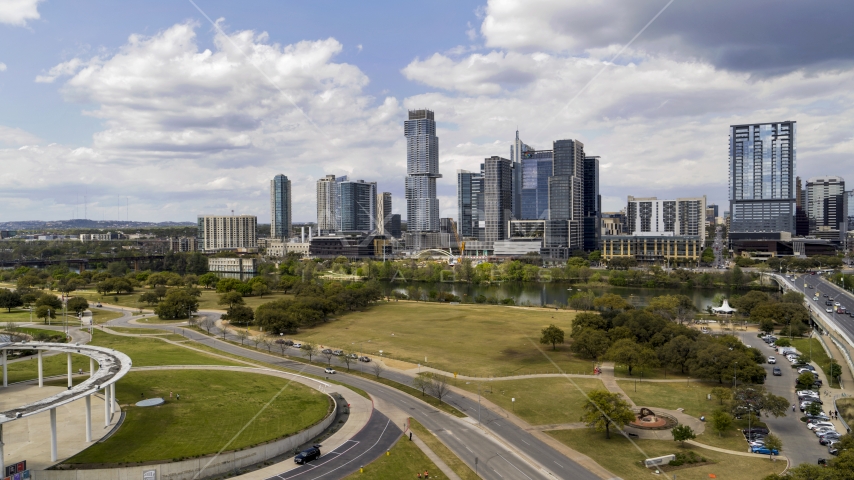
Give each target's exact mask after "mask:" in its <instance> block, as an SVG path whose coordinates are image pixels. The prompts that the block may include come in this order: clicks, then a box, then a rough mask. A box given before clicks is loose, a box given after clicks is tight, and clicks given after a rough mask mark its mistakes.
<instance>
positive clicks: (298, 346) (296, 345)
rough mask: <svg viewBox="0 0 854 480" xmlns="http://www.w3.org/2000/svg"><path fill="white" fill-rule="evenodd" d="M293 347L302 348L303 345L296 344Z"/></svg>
mask: <svg viewBox="0 0 854 480" xmlns="http://www.w3.org/2000/svg"><path fill="white" fill-rule="evenodd" d="M292 346H293V347H294V348H302V344H301V343H294V344H293V345H292Z"/></svg>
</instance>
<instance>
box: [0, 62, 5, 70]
mask: <svg viewBox="0 0 854 480" xmlns="http://www.w3.org/2000/svg"><path fill="white" fill-rule="evenodd" d="M5 71H6V64H5V63H3V62H0V72H5Z"/></svg>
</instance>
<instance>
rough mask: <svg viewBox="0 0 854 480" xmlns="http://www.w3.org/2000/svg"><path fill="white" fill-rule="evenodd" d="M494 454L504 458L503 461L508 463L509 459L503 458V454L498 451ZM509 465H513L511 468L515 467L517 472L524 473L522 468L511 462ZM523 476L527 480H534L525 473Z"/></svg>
mask: <svg viewBox="0 0 854 480" xmlns="http://www.w3.org/2000/svg"><path fill="white" fill-rule="evenodd" d="M496 455H498V456H499V457H501V458H502V459H504V461H505V462H507V463H510V460H507V459H506V458H504V456H503V455H501V454H500V453H496ZM510 466H511V467H513V468H515V469H516V470H517V471H518V472H519V473H521V474H522V475H525V472H523V471H522V470H519V467H517V466H516V465H513V464H512V463H510ZM502 478H503V477H502ZM525 478H527V479H528V480H534V479H533V478H531V477H529V476H527V475H525Z"/></svg>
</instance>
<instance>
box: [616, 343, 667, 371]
mask: <svg viewBox="0 0 854 480" xmlns="http://www.w3.org/2000/svg"><path fill="white" fill-rule="evenodd" d="M605 357H607V358H609V359H611V360H613V361H614V362H615V363H618V364H621V365H625V366H626V368H628V370H629V375H631V374H632V370H633V369H634V368H635V367H643V366H651V365H653V364H654V363H655V361H656V360H657V359H656V357H655V352H653V351H652V350H651V349H650V348H649V347H642V346H640V345H638V344H637V342H635V341H634V340H632V339H629V338H621V339H619V340H617V341H616V342H614V344H613V345H611V348H609V349H608V351H607V352H606V353H605Z"/></svg>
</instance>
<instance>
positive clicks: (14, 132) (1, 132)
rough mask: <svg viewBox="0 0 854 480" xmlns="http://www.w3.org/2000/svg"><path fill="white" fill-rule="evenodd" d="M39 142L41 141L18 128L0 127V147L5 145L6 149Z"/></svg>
mask: <svg viewBox="0 0 854 480" xmlns="http://www.w3.org/2000/svg"><path fill="white" fill-rule="evenodd" d="M40 142H41V139H39V138H38V137H37V136H35V135H33V134H31V133H29V132H27V131H24V130H22V129H20V128H13V127H6V126H3V125H0V145H5V146H7V147H18V146H22V145H29V144H35V143H40Z"/></svg>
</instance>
